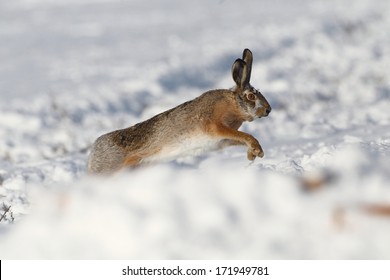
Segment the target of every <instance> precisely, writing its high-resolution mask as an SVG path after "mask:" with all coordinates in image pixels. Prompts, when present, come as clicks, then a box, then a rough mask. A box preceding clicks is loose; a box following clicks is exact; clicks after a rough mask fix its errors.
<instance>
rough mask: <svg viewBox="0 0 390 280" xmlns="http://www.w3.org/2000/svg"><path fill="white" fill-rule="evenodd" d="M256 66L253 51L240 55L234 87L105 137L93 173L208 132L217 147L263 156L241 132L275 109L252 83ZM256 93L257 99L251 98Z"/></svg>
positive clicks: (140, 160)
mask: <svg viewBox="0 0 390 280" xmlns="http://www.w3.org/2000/svg"><path fill="white" fill-rule="evenodd" d="M251 65H252V53H251V52H250V51H249V50H245V51H244V55H243V60H241V59H237V60H236V62H235V63H234V64H233V68H232V73H233V79H234V80H235V82H236V87H235V88H234V89H232V90H227V89H220V90H211V91H208V92H206V93H204V94H202V95H201V96H199V97H197V98H195V99H194V100H191V101H188V102H185V103H183V104H181V105H179V106H177V107H175V108H173V109H170V110H168V111H165V112H163V113H161V114H158V115H156V116H154V117H153V118H151V119H149V120H146V121H144V122H141V123H138V124H136V125H134V126H132V127H129V128H125V129H121V130H116V131H113V132H110V133H108V134H105V135H103V136H101V137H99V138H98V139H97V140H96V142H95V144H94V146H93V148H92V152H91V155H90V159H89V163H88V169H89V171H90V172H92V173H110V172H113V171H115V170H119V169H121V168H123V167H127V166H130V167H135V166H138V165H140V164H142V163H143V162H144V161H145V160H147V159H150V158H152V157H154V156H156V155H159V154H160V153H161V154H164V151H165V150H169V151H171V150H174V149H175V148H177V147H178V146H180V144H181V143H182V142H185V141H186V140H188V139H195V140H194V141H195V142H196V139H198V138H199V137H202V136H207V137H209V138H210V139H215V140H213V141H215V142H216V143H217V144H218V145H217V148H223V147H226V146H230V145H246V146H247V147H248V153H247V157H248V159H249V160H254V159H255V158H256V157H263V156H264V153H263V150H262V148H261V146H260V144H259V142H258V141H257V140H256V139H255V138H254V137H253V136H252V135H249V134H247V133H245V132H241V131H238V129H239V127H240V126H241V124H242V123H243V122H245V121H252V120H253V119H254V118H258V117H263V116H267V115H268V114H269V112H270V111H271V107H270V105H269V104H268V102H267V100H266V99H265V98H264V97H263V96H262V95H261V93H260V92H258V91H257V90H255V89H254V88H252V87H251V86H250V84H249V79H250V72H251ZM251 93H252V94H253V96H251V97H254V99H253V98H252V99H253V100H251V99H250V98H249V97H248V94H251ZM259 104H260V105H259ZM256 106H260V107H256Z"/></svg>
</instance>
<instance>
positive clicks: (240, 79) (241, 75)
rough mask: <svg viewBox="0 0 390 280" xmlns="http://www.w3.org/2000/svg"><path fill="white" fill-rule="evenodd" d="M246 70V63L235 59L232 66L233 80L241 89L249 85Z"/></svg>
mask: <svg viewBox="0 0 390 280" xmlns="http://www.w3.org/2000/svg"><path fill="white" fill-rule="evenodd" d="M247 68H248V67H247V65H246V63H245V62H244V61H243V60H242V59H240V58H238V59H236V61H235V62H234V63H233V66H232V75H233V80H234V81H235V82H236V85H237V86H238V87H239V88H242V89H243V88H245V86H247V85H248V84H249V79H248V70H247Z"/></svg>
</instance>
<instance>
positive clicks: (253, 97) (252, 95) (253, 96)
mask: <svg viewBox="0 0 390 280" xmlns="http://www.w3.org/2000/svg"><path fill="white" fill-rule="evenodd" d="M248 99H249V100H251V101H254V100H255V99H256V96H255V95H254V94H253V93H249V94H248Z"/></svg>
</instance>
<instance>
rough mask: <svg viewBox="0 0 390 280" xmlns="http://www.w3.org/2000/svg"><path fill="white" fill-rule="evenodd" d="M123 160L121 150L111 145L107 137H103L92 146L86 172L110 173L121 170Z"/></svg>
mask: <svg viewBox="0 0 390 280" xmlns="http://www.w3.org/2000/svg"><path fill="white" fill-rule="evenodd" d="M124 158H125V155H124V153H123V150H122V149H121V148H120V147H118V146H117V145H113V144H112V140H111V139H110V137H109V136H108V135H103V136H101V137H99V138H98V139H97V140H96V142H95V143H94V144H93V146H92V149H91V153H90V155H89V159H88V165H87V169H88V172H89V173H93V174H94V173H111V172H112V171H114V170H117V169H119V168H121V166H122V165H123V161H124Z"/></svg>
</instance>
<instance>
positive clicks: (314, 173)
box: [0, 0, 390, 259]
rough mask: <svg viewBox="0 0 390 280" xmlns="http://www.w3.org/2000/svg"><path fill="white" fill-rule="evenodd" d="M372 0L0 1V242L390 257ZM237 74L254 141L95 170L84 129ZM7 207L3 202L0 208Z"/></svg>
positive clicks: (386, 81) (152, 109) (381, 31)
mask: <svg viewBox="0 0 390 280" xmlns="http://www.w3.org/2000/svg"><path fill="white" fill-rule="evenodd" d="M389 14H390V1H381V0H367V1H364V0H357V1H348V0H332V1H318V0H315V1H311V0H307V1H304V0H293V1H288V0H283V1H282V0H280V1H266V0H261V1H247V0H242V1H232V0H201V1H179V0H169V1H161V0H149V1H141V0H134V1H132V0H125V1H119V0H118V1H113V0H88V1H76V0H72V1H69V0H68V1H54V0H53V1H50V0H15V1H1V2H0V42H1V43H0V218H1V221H0V259H4V258H6V259H7V258H8V259H9V258H12V259H90V258H93V259H390V242H389V236H390V160H389V157H390V70H389V65H390V47H389V46H390V17H389ZM244 48H249V49H251V50H252V52H253V54H254V64H253V70H252V82H251V83H252V85H253V86H255V87H256V88H259V89H260V90H261V91H262V93H263V95H264V96H265V97H266V98H267V100H268V101H269V102H270V104H271V106H272V108H273V111H272V113H271V114H270V115H269V117H267V118H262V119H260V120H256V121H254V122H252V123H246V124H244V125H243V126H242V128H241V130H243V131H246V132H248V133H251V134H253V135H254V136H255V137H256V138H257V139H259V141H260V143H261V144H262V147H263V149H264V152H265V157H264V158H263V159H256V161H254V162H253V163H250V162H249V161H247V159H246V149H245V148H243V147H241V148H240V147H234V148H227V149H225V150H222V151H217V152H212V153H209V154H206V155H204V156H201V157H188V158H182V159H178V160H176V161H174V162H169V163H165V164H159V165H155V166H152V167H148V168H143V169H139V170H136V171H127V172H122V173H120V174H116V175H115V176H112V177H108V178H95V177H90V176H87V175H86V174H85V170H86V160H87V157H88V153H89V148H90V145H91V144H92V143H93V141H94V140H95V139H96V138H97V137H98V136H99V135H101V134H103V133H105V132H108V131H112V130H114V129H118V128H124V127H127V126H130V125H133V124H135V123H137V122H140V121H142V120H145V119H147V118H150V117H152V116H154V115H155V114H157V113H160V112H162V111H164V110H166V109H169V108H172V107H174V106H176V105H178V104H180V103H182V102H184V101H187V100H190V99H192V98H195V97H196V96H198V95H200V94H201V93H202V92H204V91H206V90H209V89H215V88H229V87H231V86H233V81H232V78H231V72H230V69H231V65H232V63H233V62H234V60H235V59H236V58H238V57H240V56H241V54H242V51H243V49H244ZM7 210H8V211H7Z"/></svg>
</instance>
